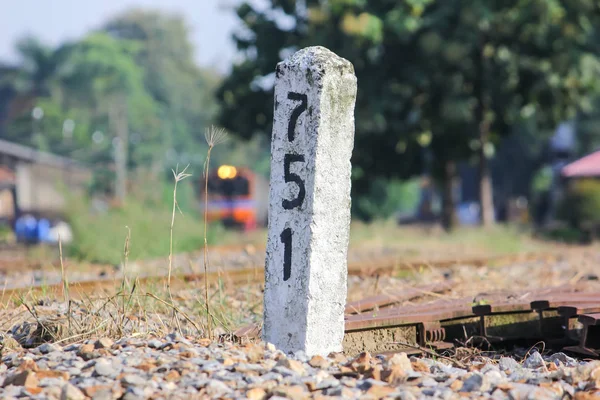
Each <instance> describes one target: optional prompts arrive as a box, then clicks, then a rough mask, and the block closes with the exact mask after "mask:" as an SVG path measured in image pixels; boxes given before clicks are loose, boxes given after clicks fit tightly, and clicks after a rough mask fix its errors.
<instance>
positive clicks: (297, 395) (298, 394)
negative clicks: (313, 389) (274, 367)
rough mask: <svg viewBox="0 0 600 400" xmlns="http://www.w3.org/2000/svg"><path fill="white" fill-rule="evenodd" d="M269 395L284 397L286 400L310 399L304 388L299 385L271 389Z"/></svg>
mask: <svg viewBox="0 0 600 400" xmlns="http://www.w3.org/2000/svg"><path fill="white" fill-rule="evenodd" d="M271 393H272V394H273V395H274V396H281V397H286V398H288V399H293V400H303V399H307V398H309V397H310V395H309V394H308V392H307V391H306V388H305V387H304V386H300V385H293V386H277V387H276V388H273V390H272V391H271Z"/></svg>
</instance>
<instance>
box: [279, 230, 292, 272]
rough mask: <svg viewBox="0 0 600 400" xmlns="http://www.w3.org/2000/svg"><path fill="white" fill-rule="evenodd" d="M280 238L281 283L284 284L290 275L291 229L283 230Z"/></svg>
mask: <svg viewBox="0 0 600 400" xmlns="http://www.w3.org/2000/svg"><path fill="white" fill-rule="evenodd" d="M280 238H281V243H283V281H284V282H285V281H287V280H288V279H290V276H291V275H292V228H285V229H284V230H283V232H281V236H280Z"/></svg>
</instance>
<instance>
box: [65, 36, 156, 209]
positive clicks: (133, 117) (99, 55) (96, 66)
mask: <svg viewBox="0 0 600 400" xmlns="http://www.w3.org/2000/svg"><path fill="white" fill-rule="evenodd" d="M136 51H137V46H136V45H135V44H134V43H129V42H127V41H123V40H121V41H119V40H116V39H114V38H112V37H110V36H108V35H106V34H103V33H96V34H92V35H90V36H88V37H86V38H85V39H84V40H82V41H81V42H78V43H76V44H74V45H73V47H72V49H71V52H70V56H69V59H68V67H69V74H68V76H67V77H66V78H65V79H64V82H65V85H66V86H67V87H68V88H70V89H71V90H70V92H71V93H72V94H73V99H71V101H73V100H75V101H84V100H85V101H87V102H88V103H89V105H90V107H93V108H94V109H96V110H97V111H98V112H101V113H103V114H104V115H106V116H107V118H108V123H107V127H108V130H109V131H111V132H114V134H115V141H114V142H113V143H114V144H115V164H116V186H115V191H116V194H117V197H118V198H119V200H121V201H124V200H125V195H126V182H127V167H128V162H127V160H128V153H129V145H128V144H129V129H130V127H131V128H133V129H135V130H136V131H138V132H143V134H144V140H145V141H147V142H140V145H139V146H136V147H135V149H133V148H132V149H131V150H133V151H135V153H138V154H139V153H142V154H143V152H144V149H145V148H146V147H147V146H148V144H151V143H153V142H156V140H157V136H158V134H159V129H158V128H157V127H158V124H157V123H156V119H155V118H152V115H155V105H154V102H153V100H152V98H151V97H150V96H149V95H148V93H147V92H146V90H145V88H144V84H143V79H144V73H143V71H142V70H141V68H140V67H139V66H138V65H137V64H136V62H135V59H134V56H135V52H136Z"/></svg>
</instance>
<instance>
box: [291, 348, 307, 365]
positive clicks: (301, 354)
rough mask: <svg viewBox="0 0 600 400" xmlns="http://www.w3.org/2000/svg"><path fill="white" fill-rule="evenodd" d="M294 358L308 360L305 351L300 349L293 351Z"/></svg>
mask: <svg viewBox="0 0 600 400" xmlns="http://www.w3.org/2000/svg"><path fill="white" fill-rule="evenodd" d="M294 358H295V359H296V360H298V361H301V362H307V361H308V356H307V355H306V353H305V352H304V351H302V350H298V351H296V352H295V353H294Z"/></svg>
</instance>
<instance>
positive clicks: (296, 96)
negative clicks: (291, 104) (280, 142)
mask: <svg viewBox="0 0 600 400" xmlns="http://www.w3.org/2000/svg"><path fill="white" fill-rule="evenodd" d="M288 99H289V100H294V101H299V102H300V104H299V105H298V106H296V108H294V111H292V116H291V117H290V122H289V123H288V140H289V141H290V142H293V141H294V134H295V133H294V131H295V130H296V122H298V117H299V116H300V114H302V113H303V112H304V111H306V104H307V103H308V99H307V97H306V95H305V94H300V93H296V92H289V93H288Z"/></svg>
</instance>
